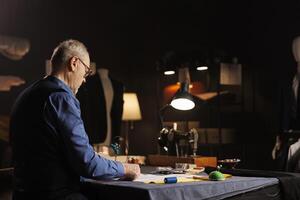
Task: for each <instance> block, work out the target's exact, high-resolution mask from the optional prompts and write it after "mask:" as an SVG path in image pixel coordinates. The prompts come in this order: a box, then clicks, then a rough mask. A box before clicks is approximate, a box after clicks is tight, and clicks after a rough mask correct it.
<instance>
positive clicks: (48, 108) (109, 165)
mask: <svg viewBox="0 0 300 200" xmlns="http://www.w3.org/2000/svg"><path fill="white" fill-rule="evenodd" d="M44 116H45V120H46V121H47V123H48V125H49V126H50V127H51V128H52V130H53V131H54V132H56V133H57V134H58V135H59V136H60V137H61V138H62V143H63V144H62V145H63V149H64V150H65V152H63V153H65V154H66V157H67V160H68V162H69V165H70V166H71V167H72V168H74V170H75V171H76V172H77V173H78V174H79V175H80V176H84V177H87V178H94V179H113V178H116V177H122V176H124V168H123V165H122V164H121V163H120V162H117V161H112V160H108V159H106V158H103V157H101V156H99V155H98V154H96V153H95V151H94V149H93V147H92V146H91V145H90V144H89V139H88V136H87V134H86V132H85V129H84V125H83V121H82V119H81V116H80V106H79V102H78V101H77V99H75V97H73V96H71V95H70V94H68V93H66V92H57V93H53V94H51V95H50V96H49V98H48V101H47V102H46V104H45V107H44Z"/></svg>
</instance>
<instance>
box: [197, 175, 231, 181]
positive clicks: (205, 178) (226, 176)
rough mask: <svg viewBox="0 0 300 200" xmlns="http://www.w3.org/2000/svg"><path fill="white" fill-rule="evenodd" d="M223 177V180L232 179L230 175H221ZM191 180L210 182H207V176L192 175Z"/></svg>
mask: <svg viewBox="0 0 300 200" xmlns="http://www.w3.org/2000/svg"><path fill="white" fill-rule="evenodd" d="M223 176H224V178H225V180H226V179H228V178H231V177H232V175H231V174H223ZM193 179H199V180H202V181H210V180H209V176H197V175H194V176H193Z"/></svg>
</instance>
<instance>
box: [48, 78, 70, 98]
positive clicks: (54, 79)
mask: <svg viewBox="0 0 300 200" xmlns="http://www.w3.org/2000/svg"><path fill="white" fill-rule="evenodd" d="M46 79H48V80H50V81H53V82H55V83H56V84H57V85H58V86H59V87H61V88H62V89H64V90H65V91H66V92H68V93H70V94H72V95H74V94H73V91H72V90H71V88H70V87H69V86H68V85H67V84H66V83H65V82H63V81H62V80H60V79H59V78H57V77H55V76H51V75H49V76H47V77H46Z"/></svg>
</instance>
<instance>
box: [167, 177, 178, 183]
mask: <svg viewBox="0 0 300 200" xmlns="http://www.w3.org/2000/svg"><path fill="white" fill-rule="evenodd" d="M164 182H165V183H166V184H169V183H177V177H166V178H165V179H164Z"/></svg>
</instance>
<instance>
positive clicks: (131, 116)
mask: <svg viewBox="0 0 300 200" xmlns="http://www.w3.org/2000/svg"><path fill="white" fill-rule="evenodd" d="M123 100H124V105H123V115H122V120H123V121H136V120H141V119H142V116H141V110H140V106H139V101H138V98H137V95H136V93H124V95H123Z"/></svg>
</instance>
